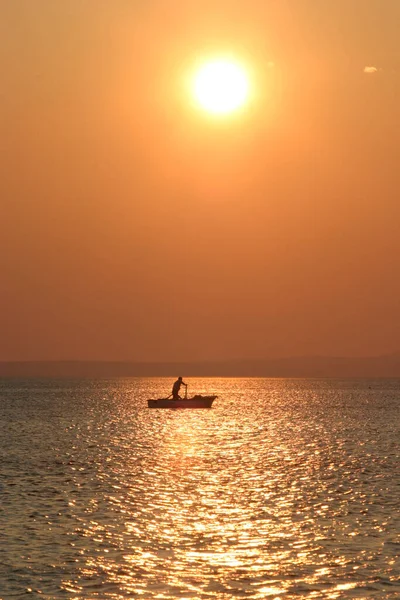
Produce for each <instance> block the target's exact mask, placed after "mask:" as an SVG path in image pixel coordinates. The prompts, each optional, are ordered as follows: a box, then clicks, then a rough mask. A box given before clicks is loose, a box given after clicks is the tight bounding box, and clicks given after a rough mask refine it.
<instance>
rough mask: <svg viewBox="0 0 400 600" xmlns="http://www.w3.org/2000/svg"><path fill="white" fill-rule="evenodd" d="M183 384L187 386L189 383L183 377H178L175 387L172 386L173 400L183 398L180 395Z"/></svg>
mask: <svg viewBox="0 0 400 600" xmlns="http://www.w3.org/2000/svg"><path fill="white" fill-rule="evenodd" d="M181 385H184V386H185V387H187V383H185V382H184V381H183V380H182V377H178V379H177V380H176V381H175V383H174V385H173V388H172V400H181V397H180V395H179V390H180V389H181Z"/></svg>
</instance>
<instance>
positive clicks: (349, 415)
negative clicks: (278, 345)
mask: <svg viewBox="0 0 400 600" xmlns="http://www.w3.org/2000/svg"><path fill="white" fill-rule="evenodd" d="M167 384H169V382H166V381H165V380H162V379H156V380H140V379H137V380H115V381H35V382H32V381H31V382H28V381H25V382H21V381H3V382H2V383H0V417H1V421H0V459H1V471H0V498H1V504H0V597H1V598H5V599H6V598H14V597H22V596H25V595H26V594H27V593H29V594H31V595H33V596H35V595H36V596H38V597H41V598H49V599H56V598H59V597H60V598H61V597H63V598H90V599H94V598H113V599H122V598H129V597H133V598H146V599H151V598H160V599H165V600H168V599H173V598H191V599H195V598H214V599H221V600H224V599H228V598H229V599H230V598H236V597H238V598H254V599H255V598H260V599H261V598H274V599H277V598H282V599H283V598H285V599H294V598H310V599H311V598H331V599H336V598H339V599H340V598H368V597H371V598H377V597H379V598H399V597H400V560H399V556H400V516H399V515H400V511H399V508H400V498H399V491H400V469H399V446H398V440H399V439H400V436H399V429H400V427H399V414H400V410H399V407H400V402H399V400H400V384H399V382H398V381H394V380H392V381H375V382H372V381H368V382H363V381H353V382H352V381H344V382H341V381H327V380H263V379H247V380H244V379H215V380H207V379H203V380H200V379H199V380H194V381H191V382H190V386H191V388H192V389H195V390H196V391H197V392H199V393H206V392H211V391H212V392H215V393H217V394H218V395H219V399H218V401H216V403H215V404H214V407H213V409H212V410H210V411H166V410H164V411H163V410H149V409H147V406H146V399H147V398H148V397H152V396H155V395H158V394H162V393H163V392H164V391H165V386H166V385H167Z"/></svg>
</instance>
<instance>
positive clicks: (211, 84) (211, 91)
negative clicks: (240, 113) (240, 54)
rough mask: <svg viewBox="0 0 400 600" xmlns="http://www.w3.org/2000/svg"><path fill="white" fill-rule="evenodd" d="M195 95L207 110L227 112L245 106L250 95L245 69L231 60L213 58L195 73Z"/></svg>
mask: <svg viewBox="0 0 400 600" xmlns="http://www.w3.org/2000/svg"><path fill="white" fill-rule="evenodd" d="M194 95H195V98H196V101H197V102H198V104H199V105H200V106H201V107H202V108H203V109H204V110H206V111H207V112H210V113H213V114H219V115H223V114H227V113H230V112H233V111H234V110H236V109H238V108H240V107H241V106H243V105H244V104H245V103H246V101H247V99H248V95H249V81H248V78H247V75H246V72H245V70H244V69H243V68H242V67H241V66H240V65H238V64H237V63H235V62H232V61H230V60H222V59H221V60H213V61H210V62H208V63H206V64H205V65H203V66H202V67H201V68H200V69H199V70H198V72H197V73H196V75H195V79H194Z"/></svg>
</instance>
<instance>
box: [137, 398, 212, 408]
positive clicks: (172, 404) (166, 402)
mask: <svg viewBox="0 0 400 600" xmlns="http://www.w3.org/2000/svg"><path fill="white" fill-rule="evenodd" d="M216 398H217V396H194V397H193V398H181V399H180V400H171V399H168V398H159V399H158V400H147V405H148V407H149V408H211V407H212V403H213V402H214V400H215V399H216Z"/></svg>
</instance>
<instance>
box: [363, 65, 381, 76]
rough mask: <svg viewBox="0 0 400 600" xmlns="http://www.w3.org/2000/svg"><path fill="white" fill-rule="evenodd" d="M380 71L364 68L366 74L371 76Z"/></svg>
mask: <svg viewBox="0 0 400 600" xmlns="http://www.w3.org/2000/svg"><path fill="white" fill-rule="evenodd" d="M377 72H378V69H377V68H376V67H372V66H370V67H364V73H368V74H369V75H371V74H373V73H377Z"/></svg>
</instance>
